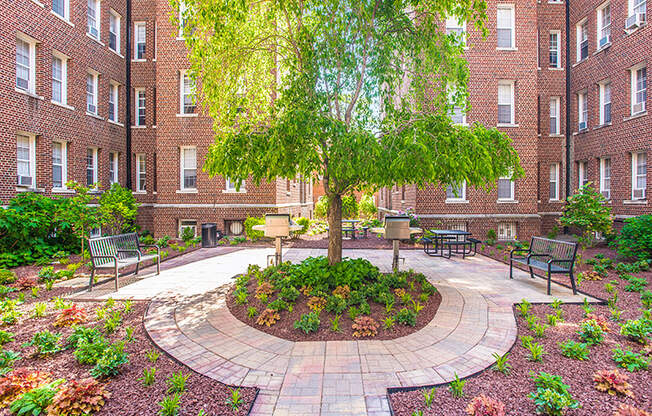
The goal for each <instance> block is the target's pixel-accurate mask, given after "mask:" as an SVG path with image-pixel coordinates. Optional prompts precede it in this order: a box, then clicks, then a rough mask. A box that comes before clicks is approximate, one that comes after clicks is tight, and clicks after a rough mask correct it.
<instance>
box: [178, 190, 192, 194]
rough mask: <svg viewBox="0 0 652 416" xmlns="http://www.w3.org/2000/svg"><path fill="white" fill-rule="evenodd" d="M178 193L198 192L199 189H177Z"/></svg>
mask: <svg viewBox="0 0 652 416" xmlns="http://www.w3.org/2000/svg"><path fill="white" fill-rule="evenodd" d="M177 193H178V194H196V193H197V189H177Z"/></svg>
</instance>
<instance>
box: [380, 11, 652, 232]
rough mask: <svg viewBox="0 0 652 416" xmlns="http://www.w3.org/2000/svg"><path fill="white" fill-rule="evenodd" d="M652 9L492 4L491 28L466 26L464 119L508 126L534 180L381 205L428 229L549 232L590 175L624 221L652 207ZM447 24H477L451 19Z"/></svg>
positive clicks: (408, 193)
mask: <svg viewBox="0 0 652 416" xmlns="http://www.w3.org/2000/svg"><path fill="white" fill-rule="evenodd" d="M645 8H646V2H645V0H612V1H606V2H604V1H603V0H599V1H598V0H583V1H571V2H570V3H569V4H566V3H565V2H563V1H553V0H548V1H546V0H542V1H537V0H519V1H518V2H507V1H496V0H491V1H489V2H488V9H487V15H488V22H487V25H488V28H489V30H490V35H489V36H488V37H487V38H486V39H485V40H482V39H480V36H479V34H478V33H477V32H475V31H473V30H472V29H470V30H468V34H467V43H468V49H467V50H466V57H467V59H468V62H469V69H470V80H469V93H470V105H471V108H470V110H469V111H468V113H467V114H462V113H461V112H457V113H456V114H454V115H453V116H454V119H455V121H456V122H459V123H472V122H479V123H482V124H484V125H486V126H496V127H497V128H498V129H499V130H501V131H504V132H505V133H506V134H508V135H509V136H510V137H511V138H512V139H513V144H514V147H515V148H516V150H517V151H518V153H519V155H520V157H521V164H522V166H523V168H524V169H525V177H524V178H522V179H518V180H516V181H515V182H510V181H509V180H508V179H507V178H506V179H502V180H500V181H499V183H498V184H497V189H494V190H493V191H492V192H490V193H487V192H485V191H484V190H479V189H471V188H467V187H466V186H465V185H464V184H461V186H459V188H458V189H457V191H458V192H453V190H452V187H450V186H449V187H444V186H435V185H432V186H428V187H426V188H424V189H417V188H416V187H415V186H403V187H398V186H397V187H394V188H392V189H383V190H381V191H380V192H379V193H378V195H377V200H378V203H379V206H380V207H381V211H383V212H393V211H394V212H395V211H399V210H405V209H407V208H409V207H412V208H414V209H415V211H416V213H417V214H418V215H419V216H420V217H421V218H422V223H423V225H424V226H426V227H431V226H438V227H447V228H448V227H452V228H463V229H468V230H469V231H471V232H473V233H475V234H478V235H480V236H481V237H484V236H485V235H486V233H487V231H488V230H489V229H494V230H496V231H497V233H498V237H499V239H505V240H509V239H512V238H514V237H515V236H518V238H527V237H529V236H530V235H533V234H541V233H546V232H548V231H550V230H551V229H552V228H553V227H554V226H555V224H556V220H557V218H558V217H559V215H560V214H561V211H562V207H563V201H564V200H565V198H566V195H568V194H572V193H573V192H574V191H575V190H576V189H577V188H578V187H579V186H580V184H584V183H587V182H589V181H590V182H593V183H594V184H595V186H596V188H599V189H600V190H601V191H602V192H603V194H604V195H605V196H607V197H608V199H609V202H608V203H609V204H610V206H611V207H612V208H613V212H614V214H615V217H616V220H617V221H621V220H622V219H624V218H627V217H631V216H635V215H641V214H644V213H650V212H652V210H651V209H650V206H649V205H648V201H647V199H646V194H647V192H648V191H647V188H648V184H649V183H650V179H649V177H648V174H647V154H648V153H649V152H650V148H651V147H652V119H651V118H650V117H649V116H648V113H647V110H646V109H647V107H648V104H647V94H646V88H647V73H646V72H647V71H646V68H647V64H648V60H650V59H651V58H652V32H651V30H652V29H650V27H648V25H647V24H646V22H645V21H646V18H645ZM447 30H448V31H449V32H450V31H460V30H466V28H465V27H463V25H460V24H459V23H457V22H455V21H454V20H453V19H451V20H449V21H448V22H447ZM567 33H570V36H569V37H568V38H567V36H566V34H567ZM568 103H569V104H570V105H568ZM612 103H613V104H612ZM566 120H570V123H569V124H568V125H567V124H566Z"/></svg>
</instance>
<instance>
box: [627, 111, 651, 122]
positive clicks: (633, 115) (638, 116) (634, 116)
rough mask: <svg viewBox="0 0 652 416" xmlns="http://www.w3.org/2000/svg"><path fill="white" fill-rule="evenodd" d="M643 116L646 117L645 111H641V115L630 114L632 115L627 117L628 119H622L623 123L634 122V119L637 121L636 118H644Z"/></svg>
mask: <svg viewBox="0 0 652 416" xmlns="http://www.w3.org/2000/svg"><path fill="white" fill-rule="evenodd" d="M644 116H647V111H643V112H641V113H636V114H632V115H631V116H629V117H625V118H623V121H629V120H635V119H637V118H640V117H644Z"/></svg>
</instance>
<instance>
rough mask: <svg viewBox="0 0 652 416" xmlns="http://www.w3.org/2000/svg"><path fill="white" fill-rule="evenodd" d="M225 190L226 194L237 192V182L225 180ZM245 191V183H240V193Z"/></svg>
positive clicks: (229, 179)
mask: <svg viewBox="0 0 652 416" xmlns="http://www.w3.org/2000/svg"><path fill="white" fill-rule="evenodd" d="M224 182H225V189H226V191H227V192H237V191H236V188H237V181H235V180H233V179H231V178H225V179H224ZM246 191H247V190H246V189H245V182H244V181H243V182H241V183H240V192H246Z"/></svg>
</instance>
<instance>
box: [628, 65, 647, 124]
mask: <svg viewBox="0 0 652 416" xmlns="http://www.w3.org/2000/svg"><path fill="white" fill-rule="evenodd" d="M631 73H632V115H636V114H640V113H643V112H645V102H646V101H647V68H646V67H644V66H643V67H638V68H633V69H632V70H631Z"/></svg>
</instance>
